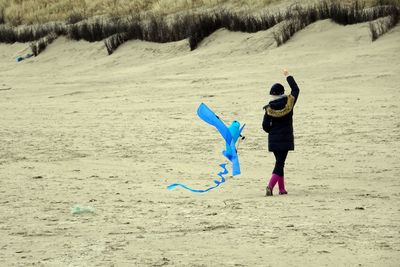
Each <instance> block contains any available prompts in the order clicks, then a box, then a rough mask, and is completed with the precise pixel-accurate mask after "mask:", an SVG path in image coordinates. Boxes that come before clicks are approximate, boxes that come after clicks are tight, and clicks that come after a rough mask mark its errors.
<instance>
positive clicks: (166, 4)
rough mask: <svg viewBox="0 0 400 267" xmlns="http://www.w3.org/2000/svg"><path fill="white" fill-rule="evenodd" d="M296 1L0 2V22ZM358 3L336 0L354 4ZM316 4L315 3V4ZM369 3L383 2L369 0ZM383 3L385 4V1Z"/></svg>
mask: <svg viewBox="0 0 400 267" xmlns="http://www.w3.org/2000/svg"><path fill="white" fill-rule="evenodd" d="M311 1H312V0H308V1H292V0H60V1H56V0H24V1H22V0H0V23H8V24H11V25H14V26H15V25H21V24H37V23H39V24H40V23H45V22H49V21H65V20H68V19H70V18H72V19H73V18H88V17H92V16H96V15H106V16H110V17H121V16H126V15H132V14H137V13H142V12H154V13H156V14H160V15H165V14H172V13H176V12H180V11H187V10H190V9H195V8H213V7H215V6H227V7H229V8H234V9H238V8H245V9H253V10H257V9H259V8H261V7H266V6H269V5H271V4H279V3H292V2H293V3H294V2H296V3H300V2H301V3H304V2H311ZM354 1H355V0H345V1H338V0H336V1H334V2H340V3H353V2H354ZM314 2H315V1H314ZM365 2H366V3H367V4H369V3H373V2H379V0H366V1H365ZM381 2H382V1H381Z"/></svg>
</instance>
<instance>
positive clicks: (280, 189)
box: [278, 176, 287, 195]
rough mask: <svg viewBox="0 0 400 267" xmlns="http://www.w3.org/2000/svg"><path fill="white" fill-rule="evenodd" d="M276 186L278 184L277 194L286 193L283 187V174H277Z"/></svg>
mask: <svg viewBox="0 0 400 267" xmlns="http://www.w3.org/2000/svg"><path fill="white" fill-rule="evenodd" d="M278 186H279V195H286V194H287V191H286V189H285V178H284V177H283V176H279V179H278Z"/></svg>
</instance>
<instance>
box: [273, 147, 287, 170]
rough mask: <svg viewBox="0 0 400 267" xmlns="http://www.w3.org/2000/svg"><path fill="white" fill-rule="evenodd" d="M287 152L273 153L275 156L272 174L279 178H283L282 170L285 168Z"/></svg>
mask: <svg viewBox="0 0 400 267" xmlns="http://www.w3.org/2000/svg"><path fill="white" fill-rule="evenodd" d="M288 152H289V151H274V155H275V168H274V170H273V172H272V173H275V174H277V175H279V176H284V171H283V168H284V167H285V160H286V157H287V154H288Z"/></svg>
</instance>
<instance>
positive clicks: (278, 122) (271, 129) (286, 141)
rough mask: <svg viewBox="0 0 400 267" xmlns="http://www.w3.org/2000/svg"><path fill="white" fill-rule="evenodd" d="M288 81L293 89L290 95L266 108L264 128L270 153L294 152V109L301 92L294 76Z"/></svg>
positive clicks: (270, 103)
mask: <svg viewBox="0 0 400 267" xmlns="http://www.w3.org/2000/svg"><path fill="white" fill-rule="evenodd" d="M286 80H287V82H288V83H289V85H290V88H291V89H292V91H291V93H290V95H288V96H287V97H283V98H280V99H277V100H274V101H271V102H269V104H268V105H266V106H265V107H264V109H265V115H264V120H263V124H262V126H263V129H264V131H266V132H267V133H268V150H269V151H288V150H294V136H293V108H294V105H295V104H296V101H297V98H298V97H299V93H300V90H299V87H298V86H297V84H296V82H295V80H294V78H293V77H292V76H288V77H287V78H286Z"/></svg>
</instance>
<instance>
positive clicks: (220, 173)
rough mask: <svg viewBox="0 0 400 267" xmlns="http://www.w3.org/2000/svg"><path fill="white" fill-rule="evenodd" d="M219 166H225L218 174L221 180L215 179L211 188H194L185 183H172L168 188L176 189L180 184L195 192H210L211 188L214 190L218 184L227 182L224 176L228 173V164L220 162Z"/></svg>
mask: <svg viewBox="0 0 400 267" xmlns="http://www.w3.org/2000/svg"><path fill="white" fill-rule="evenodd" d="M219 166H220V167H221V168H223V170H222V171H220V172H219V173H218V176H219V177H221V181H218V180H214V183H215V185H214V186H211V187H209V188H207V189H204V190H201V189H193V188H190V187H188V186H186V185H184V184H171V185H169V186H168V187H167V189H168V190H172V189H174V188H175V187H177V186H180V187H182V188H185V189H187V190H190V191H192V192H194V193H206V192H208V191H210V190H212V189H214V188H217V187H218V186H220V185H221V184H223V183H225V181H226V180H225V177H224V175H226V174H228V170H227V169H226V167H225V166H226V163H223V164H220V165H219Z"/></svg>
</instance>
